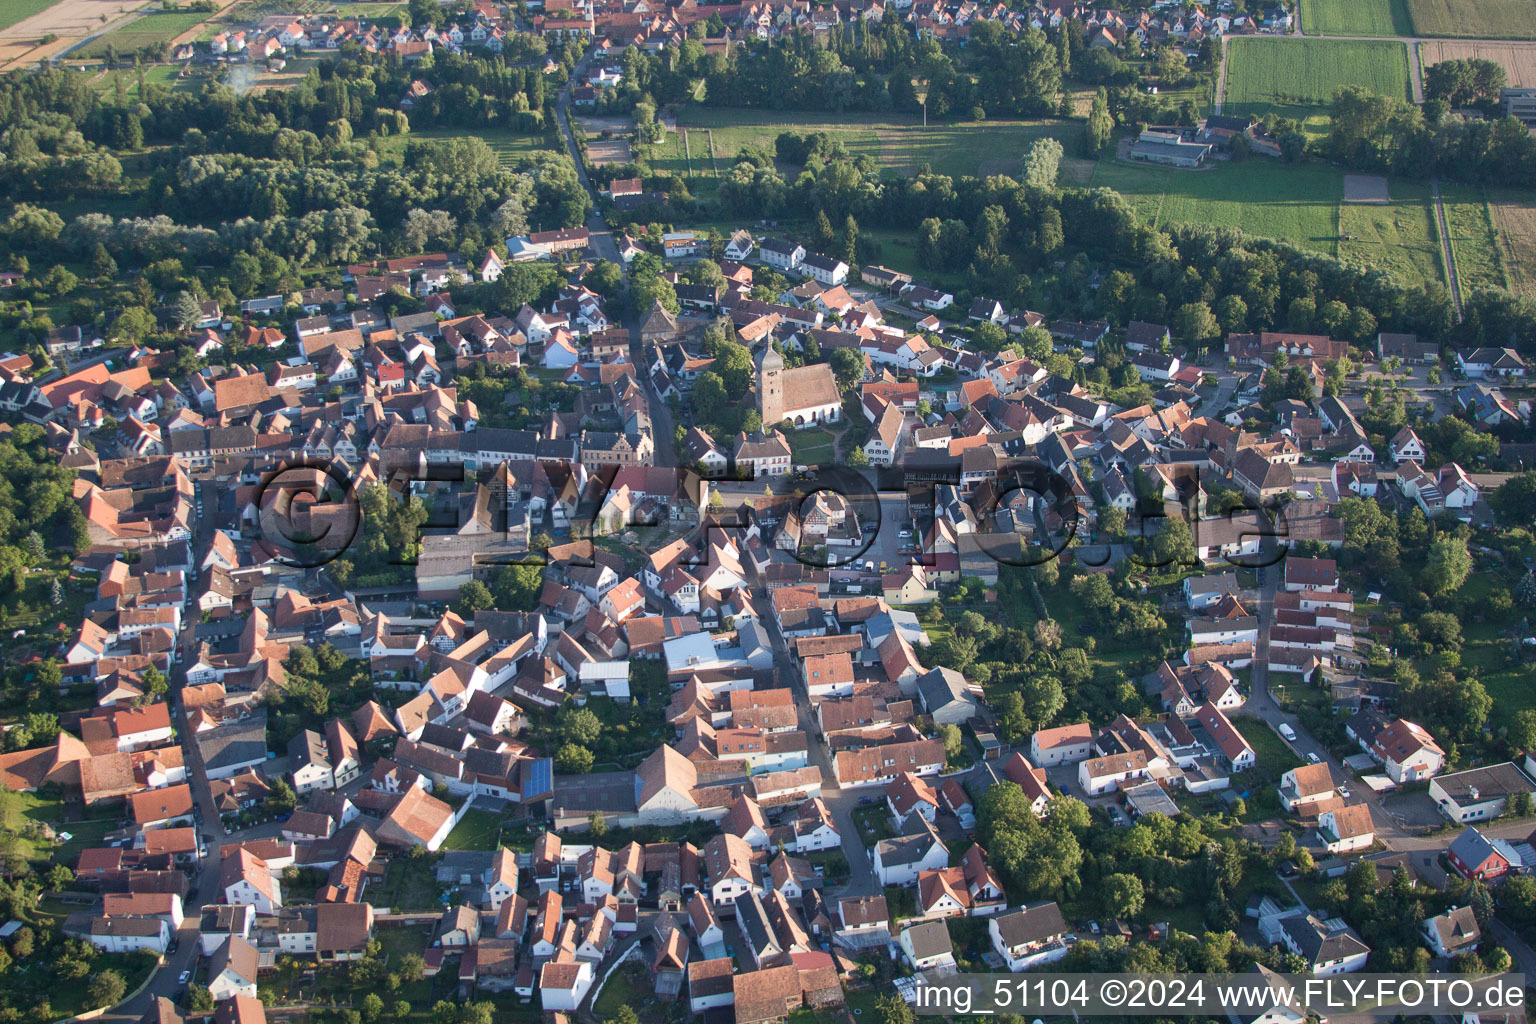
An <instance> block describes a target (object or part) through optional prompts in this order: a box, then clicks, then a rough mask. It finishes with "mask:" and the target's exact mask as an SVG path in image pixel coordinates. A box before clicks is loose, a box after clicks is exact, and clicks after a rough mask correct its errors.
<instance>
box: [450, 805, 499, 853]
mask: <svg viewBox="0 0 1536 1024" xmlns="http://www.w3.org/2000/svg"><path fill="white" fill-rule="evenodd" d="M500 836H501V815H499V814H492V813H491V812H490V811H477V810H475V809H473V808H471V809H469V810H468V811H465V812H464V817H462V818H460V819H459V823H458V824H457V825H455V826H453V831H452V832H449V833H448V838H447V839H444V840H443V849H445V850H494V849H496V845H497V840H498V839H499V838H500Z"/></svg>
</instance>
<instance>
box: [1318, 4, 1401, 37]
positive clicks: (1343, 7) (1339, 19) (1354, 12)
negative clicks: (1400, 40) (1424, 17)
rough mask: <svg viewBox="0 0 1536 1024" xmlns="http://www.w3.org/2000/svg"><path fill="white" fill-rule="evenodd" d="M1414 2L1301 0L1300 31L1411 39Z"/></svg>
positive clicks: (1327, 34)
mask: <svg viewBox="0 0 1536 1024" xmlns="http://www.w3.org/2000/svg"><path fill="white" fill-rule="evenodd" d="M1410 2H1411V0H1301V30H1302V31H1303V32H1305V33H1306V34H1307V35H1309V36H1311V35H1325V36H1411V35H1413V19H1412V18H1411V17H1409V15H1408V4H1409V3H1410Z"/></svg>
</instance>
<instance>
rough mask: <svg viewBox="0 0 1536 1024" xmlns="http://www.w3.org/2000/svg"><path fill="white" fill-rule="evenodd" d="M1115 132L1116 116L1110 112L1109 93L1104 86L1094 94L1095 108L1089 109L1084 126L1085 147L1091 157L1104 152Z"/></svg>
mask: <svg viewBox="0 0 1536 1024" xmlns="http://www.w3.org/2000/svg"><path fill="white" fill-rule="evenodd" d="M1114 132H1115V118H1114V115H1113V114H1111V113H1110V112H1109V93H1107V92H1106V91H1105V90H1104V88H1103V86H1100V87H1099V90H1098V91H1097V92H1095V93H1094V94H1093V108H1092V109H1091V110H1089V111H1088V123H1087V124H1086V125H1085V126H1084V128H1083V149H1084V150H1085V151H1086V152H1087V155H1088V156H1090V157H1096V156H1098V155H1099V154H1100V153H1102V152H1104V147H1105V146H1108V145H1109V142H1110V139H1111V138H1112V137H1113V135H1114Z"/></svg>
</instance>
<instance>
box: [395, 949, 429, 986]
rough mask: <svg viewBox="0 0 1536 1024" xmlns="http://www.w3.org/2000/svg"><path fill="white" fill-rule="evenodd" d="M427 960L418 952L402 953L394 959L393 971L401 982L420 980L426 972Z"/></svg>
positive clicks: (407, 982)
mask: <svg viewBox="0 0 1536 1024" xmlns="http://www.w3.org/2000/svg"><path fill="white" fill-rule="evenodd" d="M426 969H427V962H426V960H425V959H423V957H422V955H421V954H420V953H403V954H401V955H400V956H399V957H398V958H397V959H396V960H395V973H396V974H398V975H400V981H401V983H402V984H406V985H408V984H410V983H411V982H413V981H420V980H421V979H422V978H423V977H424V976H425V974H426Z"/></svg>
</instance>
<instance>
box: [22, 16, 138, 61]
mask: <svg viewBox="0 0 1536 1024" xmlns="http://www.w3.org/2000/svg"><path fill="white" fill-rule="evenodd" d="M141 2H142V0H6V2H5V3H3V4H0V69H4V68H5V66H6V65H7V64H10V63H12V62H16V61H21V60H24V59H25V60H28V61H31V60H37V59H40V58H42V57H44V56H55V55H57V54H59V53H60V52H62V51H64V50H67V49H68V48H69V47H70V46H72V45H74V44H75V43H77V42H78V41H79V40H81V39H84V38H85V37H86V36H88V35H90V34H91V33H93V32H100V31H102V30H103V29H105V28H107V27H108V26H109V25H111V24H112V23H113V22H115V21H118V20H119V19H121V18H123V17H125V16H127V15H128V14H129V13H130V12H132V11H134V10H135V9H137V8H138V7H139V6H140V4H141ZM46 36H54V37H56V38H55V39H54V41H53V42H51V43H43V42H42V40H43V38H44V37H46Z"/></svg>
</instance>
